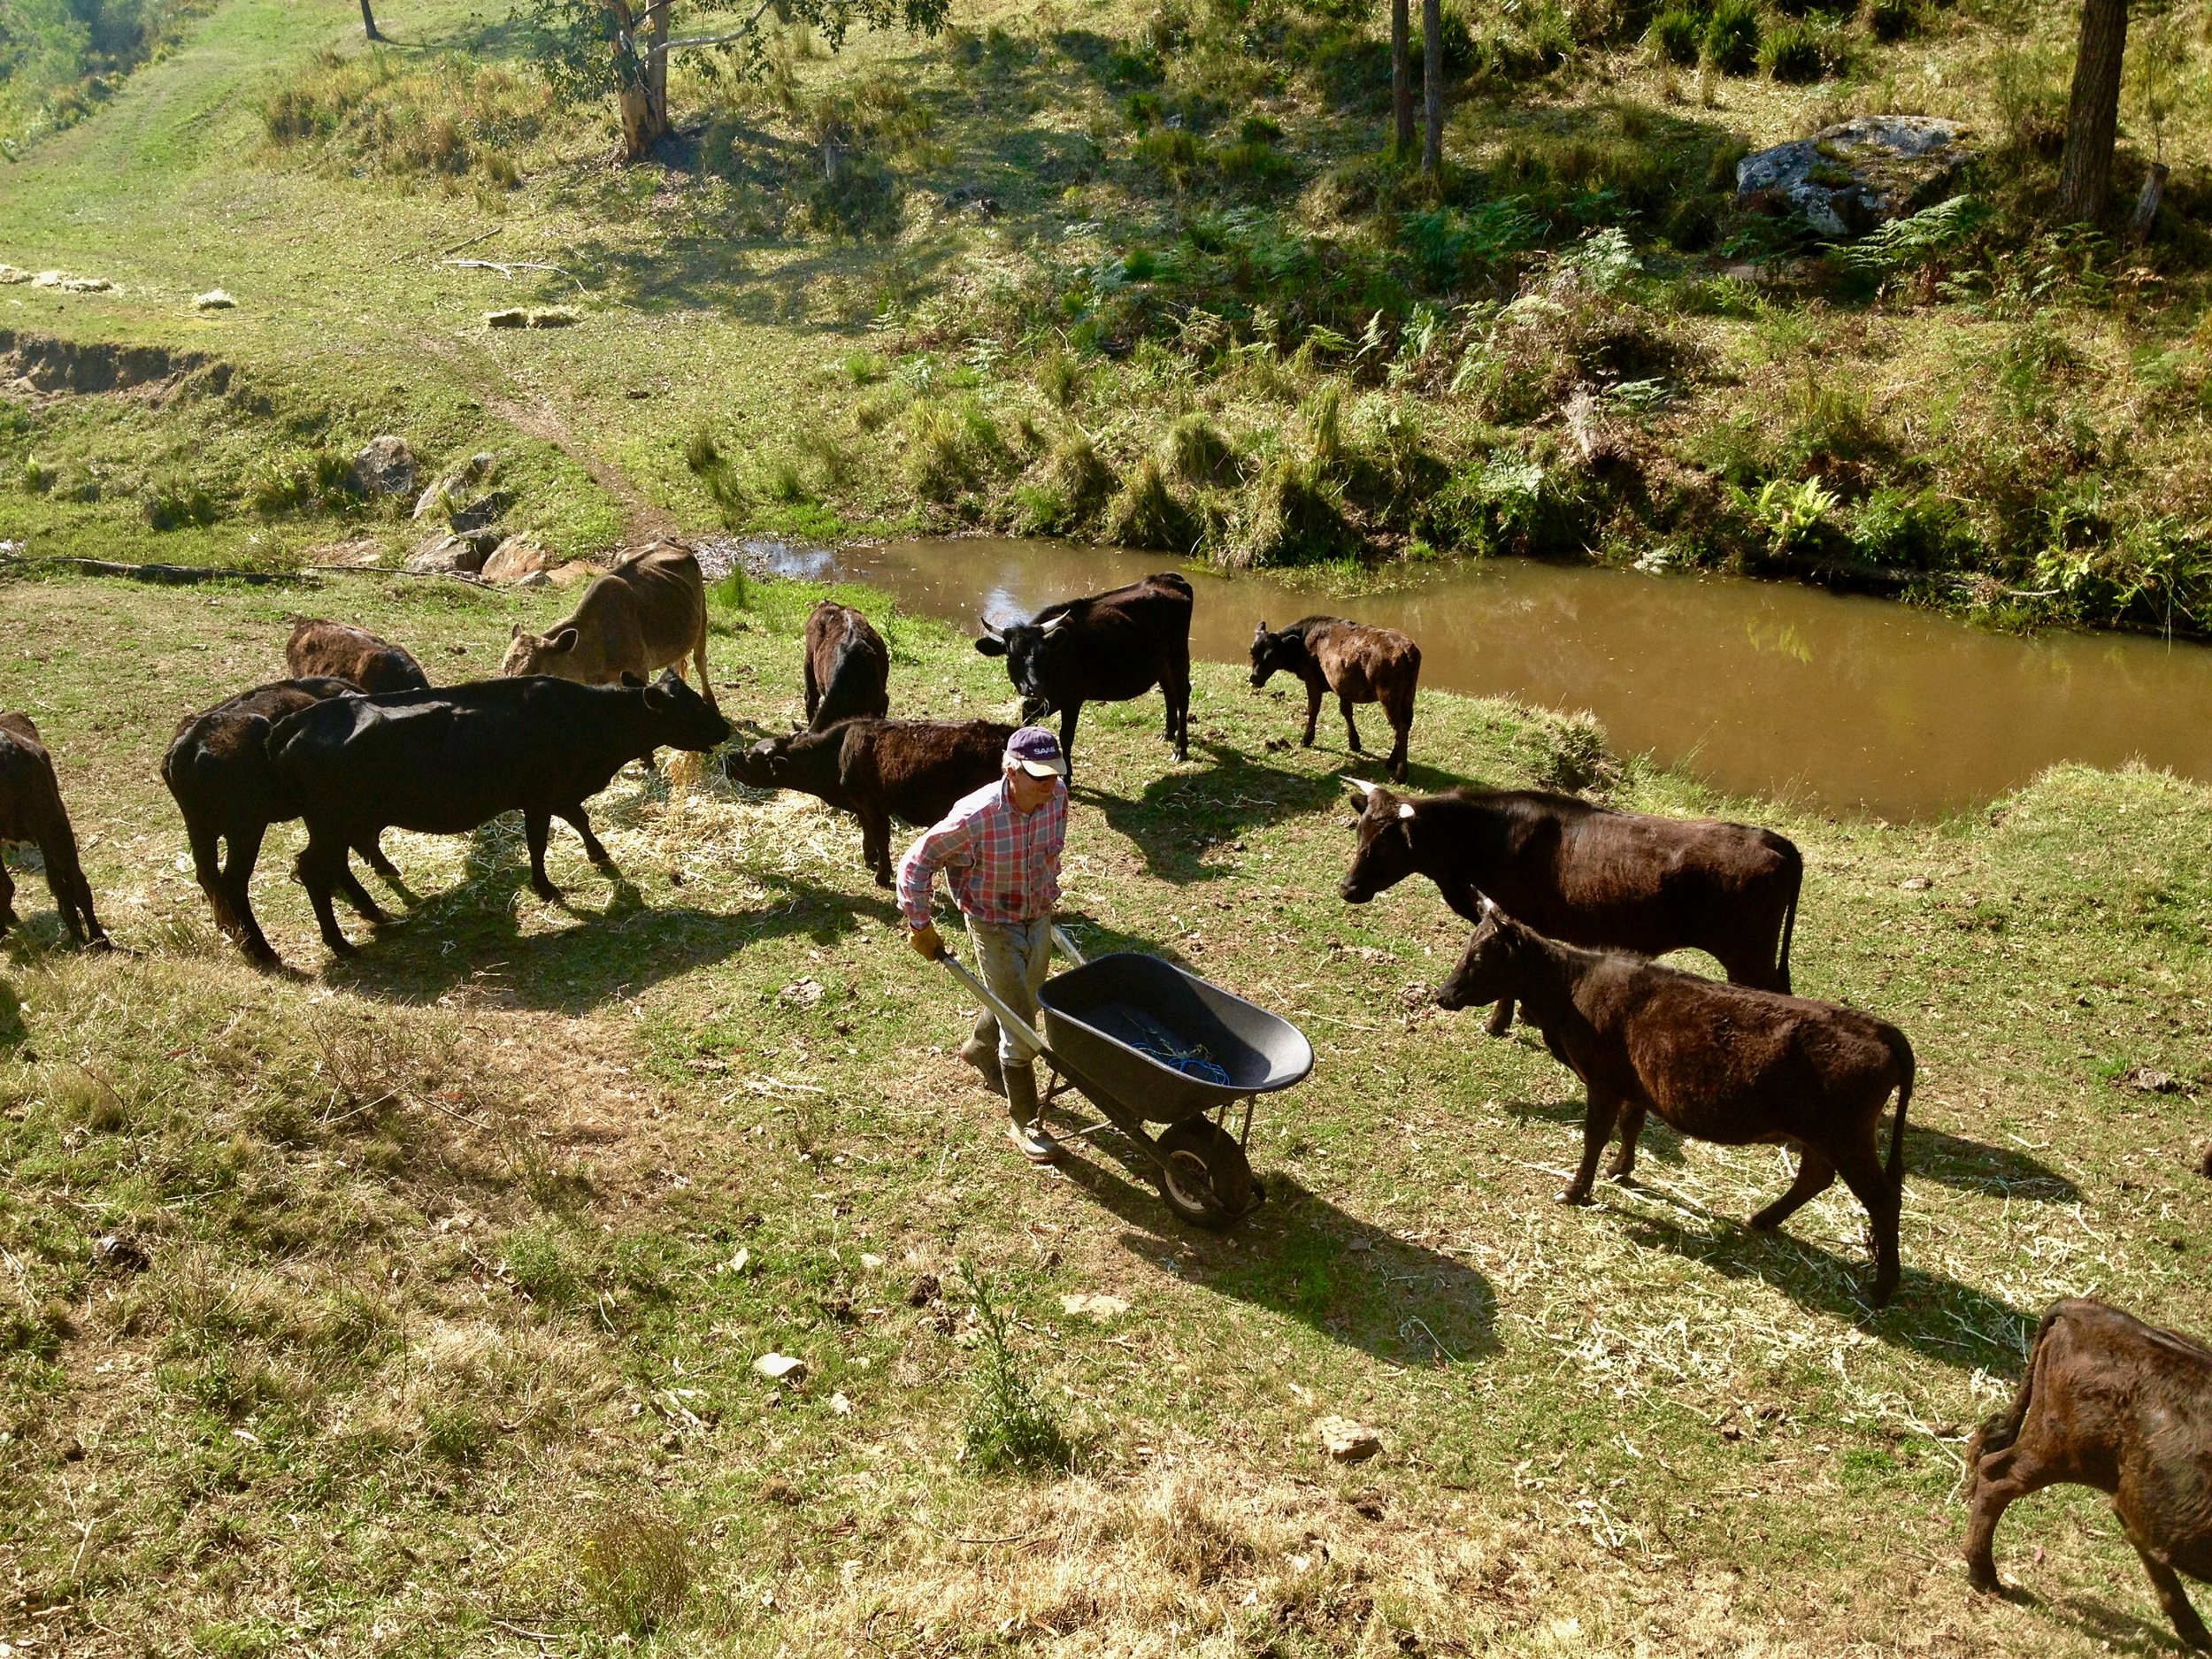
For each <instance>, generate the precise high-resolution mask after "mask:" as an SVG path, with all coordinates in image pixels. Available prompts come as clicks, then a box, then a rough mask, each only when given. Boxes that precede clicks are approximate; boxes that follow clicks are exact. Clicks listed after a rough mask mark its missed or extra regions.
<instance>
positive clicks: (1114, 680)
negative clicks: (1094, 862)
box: [975, 571, 1192, 776]
mask: <svg viewBox="0 0 2212 1659" xmlns="http://www.w3.org/2000/svg"><path fill="white" fill-rule="evenodd" d="M1191 603H1192V595H1191V585H1190V583H1189V581H1188V580H1187V579H1186V578H1184V577H1183V576H1181V575H1179V574H1178V573H1177V572H1174V571H1165V572H1161V573H1160V574H1158V575H1156V576H1148V577H1146V578H1145V579H1144V580H1142V581H1135V582H1131V583H1130V584H1129V585H1128V586H1127V587H1126V588H1114V589H1113V590H1112V591H1111V592H1109V593H1102V594H1092V595H1089V596H1088V597H1087V598H1082V599H1069V600H1064V601H1063V602H1062V603H1059V604H1056V605H1047V606H1046V607H1045V608H1044V609H1043V610H1042V611H1039V612H1038V613H1037V614H1036V615H1035V616H1034V617H1033V618H1031V619H1030V620H1029V621H1027V622H1016V623H1010V624H1009V625H1008V626H1006V627H1004V628H995V627H993V626H991V625H990V624H989V623H988V622H986V623H985V624H984V625H983V637H982V638H981V639H979V640H978V641H976V642H975V649H977V650H979V651H980V652H982V653H983V655H984V656H986V657H1004V658H1005V659H1006V677H1007V678H1008V679H1009V680H1012V681H1013V682H1014V689H1015V690H1017V691H1018V692H1020V693H1021V694H1022V718H1023V720H1025V721H1036V720H1041V719H1043V718H1044V717H1045V716H1046V715H1048V714H1049V713H1051V712H1052V711H1053V710H1059V713H1060V752H1061V753H1062V754H1063V755H1065V756H1066V757H1067V758H1068V764H1069V767H1070V769H1071V772H1070V775H1071V776H1072V775H1073V774H1072V768H1073V766H1074V764H1075V723H1076V720H1077V719H1078V718H1079V717H1080V716H1081V714H1082V712H1083V705H1084V704H1085V703H1126V702H1128V701H1129V700H1130V699H1131V698H1133V697H1141V696H1142V695H1144V694H1145V693H1146V692H1148V691H1149V690H1151V689H1152V687H1155V686H1157V687H1159V688H1160V695H1161V698H1162V700H1163V701H1164V702H1165V703H1166V704H1167V741H1169V742H1171V743H1172V744H1174V745H1175V758H1176V759H1178V760H1188V759H1189V758H1190V617H1191Z"/></svg>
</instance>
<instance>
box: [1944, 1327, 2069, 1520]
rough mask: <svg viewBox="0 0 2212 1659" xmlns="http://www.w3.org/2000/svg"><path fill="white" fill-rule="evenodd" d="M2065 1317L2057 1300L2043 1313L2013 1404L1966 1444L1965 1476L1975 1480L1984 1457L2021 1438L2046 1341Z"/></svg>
mask: <svg viewBox="0 0 2212 1659" xmlns="http://www.w3.org/2000/svg"><path fill="white" fill-rule="evenodd" d="M2064 1316H2065V1304H2064V1303H2063V1302H2055V1303H2054V1304H2052V1306H2051V1308H2050V1309H2049V1310H2047V1312H2046V1313H2045V1314H2044V1316H2043V1323H2042V1324H2040V1325H2037V1326H2036V1328H2035V1340H2034V1341H2032V1342H2031V1343H2030V1344H2028V1363H2027V1369H2026V1370H2024V1371H2022V1372H2021V1373H2020V1386H2019V1387H2018V1388H2016V1390H2014V1392H2013V1396H2012V1403H2011V1404H2010V1405H2008V1406H2007V1407H2006V1408H2005V1409H2003V1410H2001V1411H2000V1412H1998V1413H1997V1415H1996V1416H1994V1417H1990V1418H1988V1419H1986V1420H1985V1422H1984V1423H1983V1424H1982V1425H1981V1427H1979V1428H1978V1429H1976V1430H1975V1431H1974V1438H1973V1439H1972V1440H1969V1441H1967V1443H1966V1478H1967V1479H1968V1480H1972V1479H1974V1470H1975V1467H1976V1465H1978V1463H1980V1462H1981V1460H1982V1459H1983V1458H1985V1457H1987V1456H1989V1455H1991V1454H1992V1453H1993V1452H2001V1451H2003V1450H2004V1449H2005V1448H2007V1447H2008V1446H2010V1445H2011V1444H2012V1443H2013V1442H2014V1441H2015V1440H2018V1439H2019V1438H2020V1425H2022V1424H2023V1423H2025V1422H2026V1421H2027V1419H2028V1404H2029V1402H2030V1401H2031V1400H2032V1399H2033V1398H2034V1395H2035V1368H2036V1365H2037V1364H2038V1363H2039V1361H2040V1360H2041V1359H2042V1357H2043V1340H2044V1338H2046V1337H2047V1336H2049V1335H2050V1333H2051V1327H2052V1326H2053V1325H2056V1324H2057V1323H2058V1322H2059V1320H2060V1319H2061V1318H2062V1317H2064Z"/></svg>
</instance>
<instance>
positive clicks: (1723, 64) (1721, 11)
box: [1705, 0, 1759, 75]
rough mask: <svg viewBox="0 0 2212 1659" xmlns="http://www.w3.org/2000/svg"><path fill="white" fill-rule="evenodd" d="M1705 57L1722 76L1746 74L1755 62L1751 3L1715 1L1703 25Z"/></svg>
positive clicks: (1755, 33)
mask: <svg viewBox="0 0 2212 1659" xmlns="http://www.w3.org/2000/svg"><path fill="white" fill-rule="evenodd" d="M1705 56H1706V57H1707V58H1709V59H1710V60H1711V62H1712V65H1713V67H1714V68H1716V69H1717V70H1719V71H1720V72H1721V73H1723V74H1724V75H1747V74H1749V73H1751V71H1752V69H1753V68H1754V67H1755V65H1757V64H1758V61H1759V8H1758V6H1757V5H1756V4H1755V0H1719V4H1717V5H1716V6H1714V8H1713V15H1712V17H1711V18H1710V19H1709V20H1708V21H1707V23H1706V25H1705Z"/></svg>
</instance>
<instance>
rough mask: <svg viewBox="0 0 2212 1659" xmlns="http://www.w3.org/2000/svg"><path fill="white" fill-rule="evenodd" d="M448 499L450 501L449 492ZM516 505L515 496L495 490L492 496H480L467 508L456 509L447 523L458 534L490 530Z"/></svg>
mask: <svg viewBox="0 0 2212 1659" xmlns="http://www.w3.org/2000/svg"><path fill="white" fill-rule="evenodd" d="M461 488H467V486H465V485H463V486H462V487H461ZM448 499H450V492H449V493H448ZM514 504H515V500H514V497H513V496H511V495H509V494H507V492H506V491H504V490H500V489H495V490H494V491H492V493H491V494H490V495H484V496H480V497H479V498H478V499H477V500H475V501H472V502H471V503H468V504H467V505H466V506H465V507H456V508H454V509H453V511H452V512H451V513H450V514H449V516H448V519H447V522H448V523H449V524H450V525H451V526H453V528H454V530H455V532H456V533H457V534H466V533H467V532H469V531H471V530H485V529H488V528H490V527H491V526H493V525H495V524H497V523H498V522H499V520H500V518H501V517H502V516H503V514H504V513H505V512H506V511H507V509H508V508H510V507H511V506H513V505H514Z"/></svg>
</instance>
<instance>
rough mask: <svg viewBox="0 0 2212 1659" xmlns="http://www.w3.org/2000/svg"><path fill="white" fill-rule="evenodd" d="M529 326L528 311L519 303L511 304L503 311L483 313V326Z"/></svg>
mask: <svg viewBox="0 0 2212 1659" xmlns="http://www.w3.org/2000/svg"><path fill="white" fill-rule="evenodd" d="M484 326H485V327H487V328H527V327H528V326H530V313H529V312H528V311H524V310H523V309H522V307H521V306H519V305H511V306H509V307H508V308H507V309H506V310H505V311H486V312H485V313H484Z"/></svg>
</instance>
